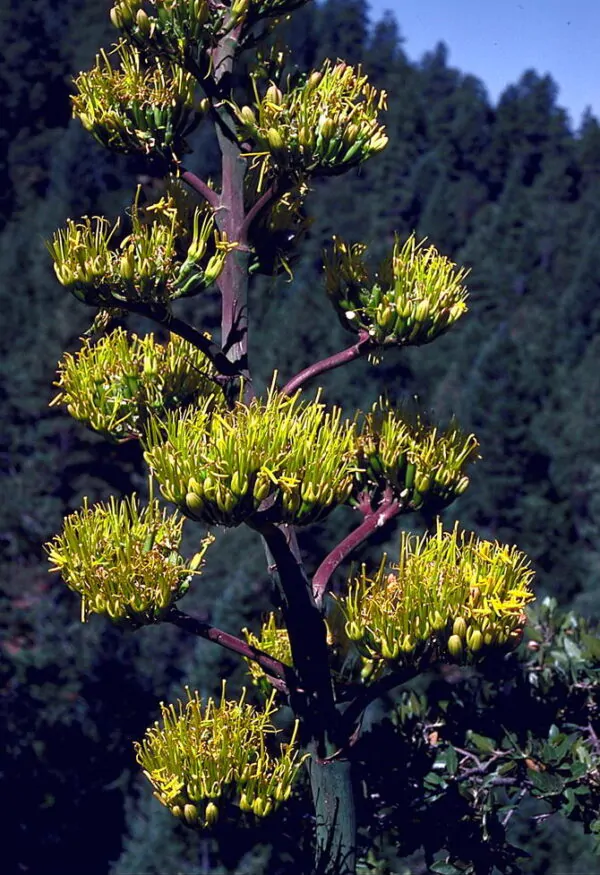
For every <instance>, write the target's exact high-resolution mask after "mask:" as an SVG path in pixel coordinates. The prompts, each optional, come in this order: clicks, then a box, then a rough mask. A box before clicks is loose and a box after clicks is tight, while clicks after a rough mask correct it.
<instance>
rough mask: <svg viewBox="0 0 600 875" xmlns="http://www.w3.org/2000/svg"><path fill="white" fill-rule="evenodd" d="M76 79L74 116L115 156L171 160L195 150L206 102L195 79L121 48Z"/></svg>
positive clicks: (172, 66)
mask: <svg viewBox="0 0 600 875" xmlns="http://www.w3.org/2000/svg"><path fill="white" fill-rule="evenodd" d="M111 54H112V55H113V56H115V58H116V61H117V64H118V66H114V65H113V64H111V61H110V58H109V56H108V55H107V54H106V52H104V51H103V52H101V53H100V54H99V55H98V57H97V58H96V64H95V66H94V67H92V69H91V70H89V71H88V72H86V73H80V74H79V76H78V77H77V78H76V79H75V83H74V84H75V88H76V92H77V93H76V94H75V95H74V96H73V111H74V114H75V115H76V116H78V118H79V119H80V121H81V123H82V125H83V126H84V128H85V129H86V130H88V131H90V133H91V134H93V136H94V137H95V138H96V140H98V142H99V143H100V144H101V145H102V146H105V147H107V148H109V149H112V150H114V151H115V152H123V153H125V154H130V153H136V152H138V153H140V152H141V153H143V154H148V153H150V152H153V153H156V154H158V155H161V156H162V157H164V158H166V159H171V158H173V157H177V156H181V155H183V154H184V153H185V152H187V151H189V149H188V146H187V143H186V140H185V137H186V136H187V135H188V134H190V133H191V132H192V131H193V130H194V128H196V127H197V126H198V124H199V123H200V121H201V119H202V116H203V110H204V109H205V108H206V103H203V102H201V101H197V100H196V99H195V92H196V88H197V83H196V79H195V77H194V76H193V75H192V74H191V73H188V72H186V71H185V70H183V69H182V68H181V67H180V66H177V65H176V64H173V63H171V62H170V61H169V60H164V59H161V58H155V59H154V62H153V63H152V64H148V63H147V62H146V60H145V59H144V57H143V55H142V54H141V53H140V52H139V51H138V49H136V48H135V47H133V46H128V45H127V44H125V43H120V44H119V45H117V46H115V48H114V49H113V51H112V52H111Z"/></svg>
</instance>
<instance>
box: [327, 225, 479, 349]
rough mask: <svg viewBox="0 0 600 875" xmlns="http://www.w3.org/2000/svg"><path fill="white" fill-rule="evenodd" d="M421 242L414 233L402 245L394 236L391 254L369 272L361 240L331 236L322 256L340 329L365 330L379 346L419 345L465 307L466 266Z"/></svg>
mask: <svg viewBox="0 0 600 875" xmlns="http://www.w3.org/2000/svg"><path fill="white" fill-rule="evenodd" d="M424 243H425V241H424V240H422V241H421V242H420V243H417V241H416V238H415V237H414V235H413V236H411V237H409V239H408V240H407V241H406V243H404V244H403V245H401V244H400V241H399V239H398V237H396V242H395V244H394V248H393V250H392V253H391V255H390V256H389V257H388V258H387V259H386V260H385V261H384V262H383V264H382V265H381V267H380V269H379V271H378V272H377V273H375V274H371V273H370V271H369V269H368V267H367V265H366V263H365V260H364V254H365V252H366V248H367V247H366V246H365V245H364V244H363V243H355V244H353V245H348V244H347V243H345V242H344V241H343V240H340V239H338V238H336V237H334V238H333V250H332V252H331V253H330V254H326V255H325V277H326V287H327V294H328V295H329V298H330V300H331V302H332V304H333V306H334V307H335V310H336V312H337V314H338V316H339V318H340V321H341V323H342V325H343V326H344V328H347V329H348V330H350V331H354V332H356V333H358V332H359V331H360V330H361V329H362V330H364V331H368V333H369V334H370V336H371V337H372V338H373V339H374V340H375V341H376V342H377V343H378V344H381V345H382V346H385V345H391V344H393V345H398V346H406V345H409V344H410V345H413V346H419V345H422V344H425V343H430V342H431V341H432V340H434V339H435V338H436V337H438V336H439V335H440V334H442V333H443V332H444V331H447V330H448V328H450V327H451V326H452V325H454V323H455V322H456V321H457V320H458V319H460V317H461V316H462V315H463V314H464V313H466V312H467V305H466V303H465V302H466V299H467V291H466V288H465V287H464V285H463V281H464V279H465V277H466V276H467V273H468V271H466V270H463V269H459V268H457V267H456V265H455V264H453V262H451V261H450V260H449V259H448V258H446V257H445V256H443V255H440V254H439V253H438V251H437V250H436V249H435V247H434V246H429V247H427V248H425V246H424Z"/></svg>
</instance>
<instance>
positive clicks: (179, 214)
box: [48, 185, 235, 309]
mask: <svg viewBox="0 0 600 875" xmlns="http://www.w3.org/2000/svg"><path fill="white" fill-rule="evenodd" d="M138 200H139V189H138V194H137V195H136V199H135V201H134V203H133V205H132V207H131V233H130V234H128V235H127V236H126V237H125V238H124V239H123V240H121V242H120V243H119V244H118V245H117V244H116V242H115V239H116V233H117V230H118V227H119V222H118V221H117V222H116V224H114V225H113V226H112V227H111V225H110V222H109V221H108V220H107V219H105V218H102V217H99V216H94V217H93V218H89V217H88V216H84V218H83V220H82V221H81V222H74V221H73V220H71V219H69V220H68V221H67V225H66V227H65V228H63V229H61V230H59V231H57V232H56V233H55V235H54V237H53V239H52V241H51V242H50V243H49V244H48V249H49V251H50V254H51V256H52V259H53V261H54V271H55V273H56V276H57V278H58V280H59V282H60V283H61V284H62V285H63V286H65V288H67V289H69V291H70V292H71V293H72V294H73V295H75V297H76V298H78V299H79V300H80V301H83V302H84V303H85V304H90V305H91V306H94V307H106V308H125V309H127V307H128V305H129V304H132V303H133V304H136V303H140V302H149V303H168V302H169V301H173V300H175V299H176V298H181V297H184V296H188V297H189V296H191V295H196V294H198V292H199V291H201V290H202V289H204V288H206V287H207V286H210V285H212V284H213V283H214V282H215V280H216V279H217V278H218V277H219V276H220V274H221V272H222V271H223V268H224V266H225V258H226V256H227V253H228V252H230V251H231V249H232V248H235V245H232V244H230V243H228V242H227V238H226V236H225V235H224V234H222V233H221V232H219V231H217V230H215V228H216V224H215V219H214V216H213V214H212V213H211V212H210V211H209V210H208V207H207V205H203V206H196V207H191V206H190V204H189V203H188V202H187V201H186V199H185V198H184V197H183V195H182V194H181V192H180V191H179V190H178V187H177V185H172V186H171V188H170V189H169V190H168V191H167V193H166V194H165V196H164V197H163V198H161V200H160V201H158V202H157V203H155V204H153V205H152V206H151V208H148V209H146V210H145V211H144V210H142V209H141V208H140V207H139V206H138ZM190 228H191V233H190Z"/></svg>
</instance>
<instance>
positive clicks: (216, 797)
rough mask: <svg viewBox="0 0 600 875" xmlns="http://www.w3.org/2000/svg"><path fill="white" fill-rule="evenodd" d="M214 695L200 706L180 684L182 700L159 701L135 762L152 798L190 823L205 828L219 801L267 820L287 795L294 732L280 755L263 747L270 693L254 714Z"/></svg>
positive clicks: (295, 758)
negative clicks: (151, 790)
mask: <svg viewBox="0 0 600 875" xmlns="http://www.w3.org/2000/svg"><path fill="white" fill-rule="evenodd" d="M244 695H245V691H244V692H243V693H242V695H241V698H240V700H239V702H233V701H227V700H226V699H225V682H223V692H222V696H221V702H220V704H219V705H216V704H215V702H214V701H213V699H209V700H208V702H207V703H206V705H204V704H203V702H202V701H201V699H200V698H199V696H198V693H197V692H195V693H194V694H193V695H192V693H191V692H190V690H189V689H187V696H188V701H187V702H186V703H185V704H182V702H181V701H179V702H178V704H177V706H175V705H168V706H167V705H163V704H161V711H162V725H160V724H159V723H158V722H157V723H155V725H154V727H152V728H150V729H148V730H147V732H146V736H145V738H144V739H143V740H142V742H141V743H138V744H136V753H137V761H138V763H139V764H140V766H141V767H142V769H143V770H144V774H145V775H146V777H147V778H148V780H149V781H150V783H151V784H152V786H153V787H154V789H155V794H154V795H155V796H156V797H157V799H158V800H159V801H160V802H162V804H163V805H165V806H166V807H167V808H168V809H169V810H170V811H171V813H172V814H174V815H175V816H176V817H179V818H181V819H182V820H183V821H184V822H185V823H187V824H189V825H190V826H196V827H199V828H202V827H209V826H211V825H212V824H213V823H214V822H215V821H216V820H217V819H218V817H219V805H221V806H223V805H228V804H234V805H237V806H238V807H239V808H240V809H241V810H242V811H245V812H251V813H252V814H254V815H256V816H257V817H266V816H267V815H268V814H270V813H271V811H273V809H275V808H277V807H278V806H279V805H280V804H281V802H284V801H285V800H286V799H288V798H289V797H290V794H291V792H292V786H293V783H294V780H295V778H296V776H297V774H298V771H299V769H300V767H301V765H302V763H303V761H304V759H305V757H302V756H301V755H300V753H299V751H298V747H297V745H296V733H297V730H298V723H297V722H296V723H295V725H294V731H293V734H292V738H291V740H290V743H289V744H281V745H280V753H279V756H273V755H272V754H271V753H269V751H268V749H267V744H266V739H267V736H268V735H274V734H276V732H277V730H276V729H275V727H274V726H273V724H272V722H271V717H272V715H273V713H274V711H275V709H274V706H273V697H271V698H270V699H269V700H268V701H267V702H266V704H265V707H264V710H262V711H259V710H257V709H256V708H253V707H252V706H251V705H248V704H246V703H245V702H244Z"/></svg>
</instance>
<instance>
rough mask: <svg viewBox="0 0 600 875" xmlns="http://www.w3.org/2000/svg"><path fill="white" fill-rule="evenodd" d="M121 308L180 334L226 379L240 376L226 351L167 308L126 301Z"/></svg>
mask: <svg viewBox="0 0 600 875" xmlns="http://www.w3.org/2000/svg"><path fill="white" fill-rule="evenodd" d="M119 306H122V307H123V309H126V310H128V311H129V312H131V313H139V314H140V316H145V317H146V318H147V319H151V320H152V321H153V322H158V324H159V325H163V326H164V327H165V328H168V330H169V331H172V332H173V334H178V335H179V337H183V339H184V340H187V341H188V342H189V343H191V344H192V345H193V346H195V347H196V348H197V349H199V350H200V351H201V352H203V353H204V355H205V356H206V358H207V359H209V361H211V362H212V363H213V365H214V366H215V368H216V369H217V371H218V372H219V373H220V374H222V375H223V376H226V377H235V376H239V375H240V373H241V369H240V366H239V364H238V363H236V362H232V361H230V360H229V359H228V358H227V356H226V355H225V351H224V350H223V349H221V347H220V346H219V345H218V344H217V343H214V341H212V340H210V338H208V337H205V335H204V334H202V333H201V332H200V331H198V330H197V329H196V328H194V326H193V325H190V324H189V322H184V320H183V319H179V318H178V317H177V316H174V315H173V314H172V313H170V312H169V310H167V308H166V307H162V306H157V305H153V304H148V303H146V302H144V301H124V302H123V303H122V304H121V303H120V302H119Z"/></svg>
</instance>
